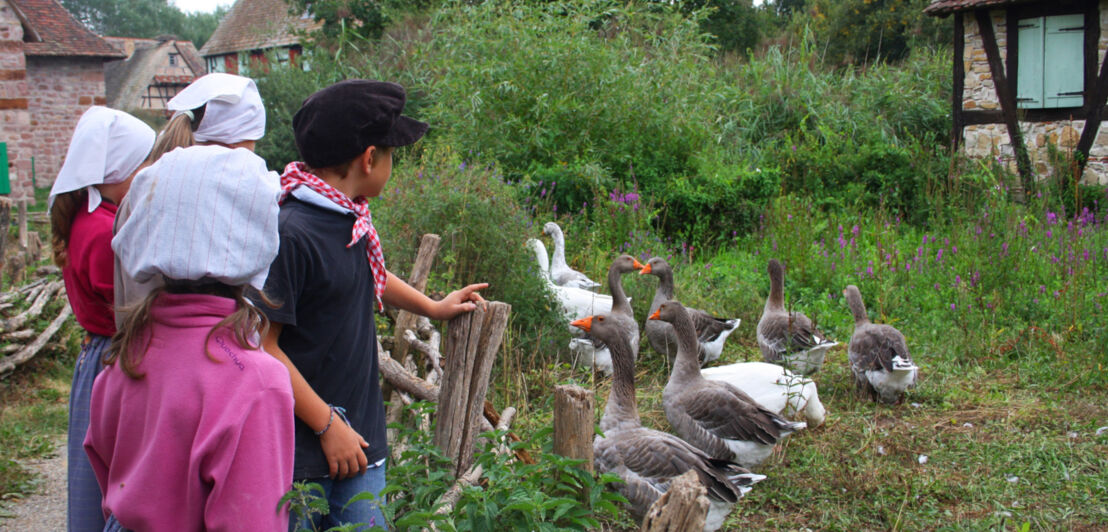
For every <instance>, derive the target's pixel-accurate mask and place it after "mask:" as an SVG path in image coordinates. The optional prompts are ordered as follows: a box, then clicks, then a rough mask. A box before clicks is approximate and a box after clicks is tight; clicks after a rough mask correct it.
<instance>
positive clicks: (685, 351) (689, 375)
mask: <svg viewBox="0 0 1108 532" xmlns="http://www.w3.org/2000/svg"><path fill="white" fill-rule="evenodd" d="M672 324H673V332H674V334H676V335H677V359H676V360H675V361H674V363H673V375H674V377H678V378H680V379H681V380H682V381H686V382H687V381H688V380H696V379H700V378H702V377H701V374H700V358H699V352H700V344H699V342H698V340H697V338H696V328H695V326H693V322H692V318H690V317H689V313H688V312H687V311H682V312H678V313H677V319H675V320H673V322H672Z"/></svg>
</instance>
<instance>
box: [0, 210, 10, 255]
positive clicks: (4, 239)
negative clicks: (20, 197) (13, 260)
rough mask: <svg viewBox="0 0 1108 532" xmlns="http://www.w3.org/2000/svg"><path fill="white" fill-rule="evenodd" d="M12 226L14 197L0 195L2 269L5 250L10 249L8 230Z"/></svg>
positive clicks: (0, 252) (0, 253)
mask: <svg viewBox="0 0 1108 532" xmlns="http://www.w3.org/2000/svg"><path fill="white" fill-rule="evenodd" d="M11 226H12V199H11V198H9V197H7V196H0V269H2V268H3V266H4V251H5V250H7V249H8V230H9V229H10V228H11Z"/></svg>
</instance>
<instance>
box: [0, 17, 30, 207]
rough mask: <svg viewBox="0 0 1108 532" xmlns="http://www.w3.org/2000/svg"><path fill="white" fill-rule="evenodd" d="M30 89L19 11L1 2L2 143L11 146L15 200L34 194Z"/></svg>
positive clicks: (9, 159) (0, 108)
mask: <svg viewBox="0 0 1108 532" xmlns="http://www.w3.org/2000/svg"><path fill="white" fill-rule="evenodd" d="M30 94H31V91H30V86H29V84H28V81H27V68H26V62H25V60H24V57H23V26H22V25H20V23H19V18H18V17H16V15H15V11H14V10H13V9H12V7H11V6H10V5H8V3H7V2H6V1H5V0H0V142H6V143H7V144H8V161H9V172H10V176H9V179H11V185H12V195H11V197H13V198H23V197H26V196H29V195H30V194H31V188H30V186H31V185H30V183H31V177H30V176H31V154H32V150H33V144H34V140H33V138H32V134H31V132H30V124H31V113H30V109H29V107H30V103H29V102H30V98H31V96H30Z"/></svg>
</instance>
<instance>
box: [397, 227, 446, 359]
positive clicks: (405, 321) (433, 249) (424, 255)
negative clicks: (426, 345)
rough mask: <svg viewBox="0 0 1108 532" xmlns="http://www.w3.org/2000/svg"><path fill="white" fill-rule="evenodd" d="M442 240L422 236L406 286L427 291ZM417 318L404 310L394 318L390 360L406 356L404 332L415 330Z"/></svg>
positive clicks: (436, 236) (435, 237) (406, 345)
mask: <svg viewBox="0 0 1108 532" xmlns="http://www.w3.org/2000/svg"><path fill="white" fill-rule="evenodd" d="M441 242H442V238H441V237H440V236H439V235H435V234H430V233H428V234H426V235H423V239H422V240H420V242H419V253H417V254H416V259H415V263H414V264H413V265H412V275H411V276H410V277H408V284H410V285H412V287H414V288H415V289H416V290H419V291H420V292H423V291H424V290H426V289H427V276H428V275H430V273H431V264H432V263H433V262H435V255H436V254H438V252H439V243H441ZM417 320H419V316H418V315H415V314H412V313H411V312H408V311H406V310H401V311H400V314H399V315H397V317H396V331H395V333H394V337H395V341H396V344H395V346H394V347H393V349H392V358H395V359H396V360H404V357H405V356H406V355H407V354H408V346H409V344H408V340H407V339H405V338H404V331H406V330H409V329H411V330H415V328H416V321H417Z"/></svg>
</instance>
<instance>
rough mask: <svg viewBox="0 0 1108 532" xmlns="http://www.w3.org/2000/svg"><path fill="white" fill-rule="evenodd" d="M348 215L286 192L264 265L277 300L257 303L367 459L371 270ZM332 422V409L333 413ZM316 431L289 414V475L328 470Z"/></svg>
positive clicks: (376, 396)
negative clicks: (353, 239)
mask: <svg viewBox="0 0 1108 532" xmlns="http://www.w3.org/2000/svg"><path fill="white" fill-rule="evenodd" d="M353 225H354V217H353V215H349V214H341V213H338V212H334V211H329V210H326V209H323V208H321V207H318V206H314V205H310V204H308V203H304V202H302V201H300V200H298V199H296V198H295V197H294V196H291V195H290V196H289V197H288V199H287V200H286V201H285V203H284V204H283V205H282V206H281V215H280V219H279V223H278V228H279V231H280V235H281V244H280V245H281V247H280V249H279V250H278V253H277V258H276V259H275V260H274V261H273V265H272V266H270V269H269V277H268V278H267V279H266V288H265V291H266V295H268V296H269V297H270V299H271V300H273V302H275V303H277V304H278V308H276V309H271V308H269V307H268V306H266V305H265V304H262V303H258V302H256V303H257V304H258V307H259V308H260V309H261V310H262V311H263V312H265V314H266V315H267V316H268V317H269V319H270V320H271V321H274V322H276V323H281V324H283V325H284V327H283V329H282V331H281V336H280V337H279V338H278V341H277V343H278V345H279V346H280V347H281V349H282V350H283V351H284V352H285V354H286V355H288V357H289V359H290V360H292V363H293V364H294V365H295V366H296V368H297V369H298V370H300V373H301V374H302V375H303V376H304V378H305V379H306V380H307V381H308V384H309V385H311V387H312V389H313V390H315V392H316V393H317V394H319V396H320V397H321V398H323V400H324V401H325V402H327V403H330V404H332V405H334V406H341V407H343V408H345V409H346V415H347V417H348V418H349V419H350V425H351V426H352V427H353V428H354V430H355V431H357V432H358V433H359V434H361V435H362V437H363V438H365V440H366V441H367V442H369V448H368V449H365V451H366V458H367V459H368V460H369V463H370V464H373V463H374V462H376V461H378V460H380V459H382V458H385V457H386V456H387V455H388V447H387V442H386V439H385V408H384V403H383V402H382V400H381V385H380V379H379V377H378V369H377V331H376V327H375V323H374V316H373V311H374V308H375V307H376V301H375V299H374V295H373V274H372V272H370V268H369V263H368V261H366V239H365V238H362V239H361V240H360V241H359V242H358V243H357V244H355V245H353V246H351V247H349V248H348V247H346V245H347V244H348V243H349V242H350V232H351V229H352V228H353ZM335 420H336V422H339V420H338V417H337V416H336V418H335ZM328 472H329V468H328V466H327V459H326V457H325V456H324V454H323V449H322V447H321V446H320V443H319V437H318V436H316V435H315V433H314V432H313V431H312V429H311V428H310V427H308V425H306V424H305V423H303V422H302V421H300V420H299V419H297V420H296V460H295V465H294V466H293V478H294V479H297V480H302V479H309V478H320V477H324V476H327V474H328Z"/></svg>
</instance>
